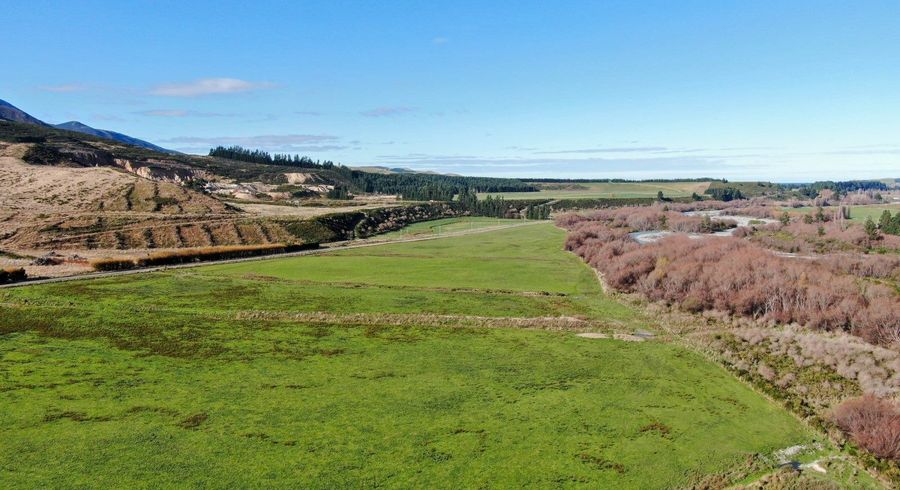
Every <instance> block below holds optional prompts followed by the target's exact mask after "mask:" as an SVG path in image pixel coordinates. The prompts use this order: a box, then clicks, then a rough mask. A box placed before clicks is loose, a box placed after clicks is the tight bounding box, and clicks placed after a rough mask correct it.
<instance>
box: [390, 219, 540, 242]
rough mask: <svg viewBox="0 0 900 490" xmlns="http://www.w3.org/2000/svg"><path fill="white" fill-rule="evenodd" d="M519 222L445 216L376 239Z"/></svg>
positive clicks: (499, 226) (516, 220) (435, 234)
mask: <svg viewBox="0 0 900 490" xmlns="http://www.w3.org/2000/svg"><path fill="white" fill-rule="evenodd" d="M519 224H522V220H519V219H500V218H487V217H483V216H461V217H459V218H444V219H437V220H432V221H423V222H421V223H413V224H411V225H409V226H405V227H403V228H401V229H399V230H397V231H392V232H389V233H385V234H383V235H378V236H377V237H376V239H385V240H396V239H398V238H415V237H426V236H437V235H446V234H448V233H459V232H465V231H469V230H480V229H484V228H501V227H506V226H512V225H519Z"/></svg>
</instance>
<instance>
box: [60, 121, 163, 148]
mask: <svg viewBox="0 0 900 490" xmlns="http://www.w3.org/2000/svg"><path fill="white" fill-rule="evenodd" d="M53 127H55V128H57V129H64V130H66V131H75V132H76V133H83V134H89V135H91V136H96V137H98V138H106V139H109V140H114V141H119V142H122V143H125V144H129V145H134V146H140V147H141V148H147V149H150V150H154V151H161V152H164V153H174V152H173V151H172V150H167V149H165V148H163V147H161V146H157V145H154V144H153V143H150V142H147V141H144V140H141V139H137V138H134V137H131V136H128V135H127V134H122V133H117V132H115V131H109V130H107V129H97V128H92V127H90V126H88V125H87V124H84V123H81V122H78V121H69V122H64V123H62V124H54V125H53Z"/></svg>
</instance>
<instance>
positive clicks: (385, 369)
mask: <svg viewBox="0 0 900 490" xmlns="http://www.w3.org/2000/svg"><path fill="white" fill-rule="evenodd" d="M562 240H563V232H562V231H560V230H558V229H556V228H554V227H553V226H552V225H550V224H541V225H533V226H526V227H520V228H514V229H507V230H499V231H494V232H488V233H484V234H475V235H468V236H460V237H452V238H446V239H441V240H432V241H425V242H413V243H399V244H389V245H383V246H377V247H367V248H360V249H353V250H347V251H343V252H340V253H334V254H326V255H318V256H307V257H296V258H286V259H273V260H267V261H259V262H245V263H238V264H227V265H218V266H208V267H198V268H191V269H178V270H173V271H167V272H160V273H152V274H144V275H137V276H122V277H115V278H106V279H102V280H92V281H77V282H68V283H59V284H49V285H42V286H34V287H27V288H20V289H9V290H2V291H0V486H2V487H5V488H26V487H48V486H49V487H72V486H96V487H105V486H117V487H134V486H152V487H160V486H190V487H196V486H206V487H218V488H220V487H249V486H265V487H297V486H301V487H305V488H334V487H360V486H387V487H442V488H459V487H482V486H488V487H520V486H523V485H529V486H540V487H551V486H577V485H582V486H586V487H604V488H661V487H671V486H679V485H686V484H689V483H691V482H696V481H698V480H699V479H700V478H701V477H702V475H707V474H713V473H719V472H723V471H727V470H728V469H729V468H732V467H734V466H740V465H741V464H743V462H744V461H745V460H746V457H747V455H749V454H753V453H761V454H770V453H771V452H772V451H773V450H775V449H778V448H784V447H787V446H791V445H794V444H804V443H809V442H810V441H812V440H813V439H814V438H815V436H814V434H812V433H811V432H809V431H807V430H806V429H804V428H803V427H802V426H801V425H800V424H799V422H797V421H796V420H795V419H794V418H792V417H791V416H789V415H788V414H787V413H786V412H785V411H783V410H781V409H780V408H778V407H776V406H775V405H773V404H771V403H769V402H768V401H766V400H765V399H763V398H762V397H760V396H758V395H757V394H755V393H754V392H752V391H751V390H750V389H749V388H747V387H746V386H744V385H743V384H741V383H739V382H738V381H736V380H735V379H734V378H732V377H731V376H730V375H729V374H728V373H727V372H725V371H724V370H722V369H720V368H718V367H716V366H715V365H713V364H710V363H709V362H707V361H706V360H704V359H703V358H702V357H700V356H699V355H697V354H695V353H692V352H690V351H687V350H685V349H683V348H680V347H677V346H675V345H672V344H666V343H663V342H658V341H650V342H640V343H637V342H621V341H617V340H597V339H585V338H580V337H577V336H575V335H574V334H573V333H572V332H570V331H547V330H541V329H521V328H518V329H517V328H504V327H502V323H503V321H505V320H504V319H503V318H501V317H531V318H534V317H543V316H573V317H580V318H582V319H585V320H589V321H594V322H597V323H596V324H595V325H594V327H593V328H598V329H610V330H625V331H629V330H630V329H632V328H634V327H636V326H643V325H642V323H641V319H640V317H639V316H638V314H637V313H635V312H634V311H632V310H631V309H629V308H626V307H624V306H622V305H620V304H619V303H617V302H615V301H613V300H611V299H609V298H607V297H605V296H604V295H603V293H602V291H601V290H600V288H599V286H598V283H597V281H596V280H595V278H594V276H593V272H592V271H591V270H590V269H589V268H588V267H587V266H585V265H584V264H583V263H581V262H580V260H579V259H577V258H576V257H575V256H573V255H571V254H568V253H565V252H563V251H562V249H561V245H562ZM315 312H320V313H315ZM315 314H317V315H319V316H318V317H314V316H310V315H315ZM304 315H307V316H304ZM403 315H406V316H403ZM433 315H455V316H458V317H459V318H460V324H463V325H464V324H465V318H469V317H471V316H484V317H493V318H495V321H497V322H498V323H497V325H500V326H499V327H497V328H474V327H456V328H453V327H447V326H443V327H439V326H434V325H432V321H431V320H430V318H432V316H433ZM398 318H400V319H405V324H403V325H393V324H391V321H393V320H396V319H398ZM444 318H445V319H446V317H444Z"/></svg>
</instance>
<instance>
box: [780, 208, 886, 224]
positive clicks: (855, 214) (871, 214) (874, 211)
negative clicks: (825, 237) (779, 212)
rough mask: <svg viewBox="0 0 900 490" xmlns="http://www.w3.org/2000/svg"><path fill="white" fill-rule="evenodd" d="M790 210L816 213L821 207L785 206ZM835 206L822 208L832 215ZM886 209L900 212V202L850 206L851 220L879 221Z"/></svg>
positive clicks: (861, 221)
mask: <svg viewBox="0 0 900 490" xmlns="http://www.w3.org/2000/svg"><path fill="white" fill-rule="evenodd" d="M784 209H785V210H786V211H788V212H795V213H802V214H814V213H815V212H816V211H817V210H818V209H819V208H817V207H814V206H804V207H800V208H784ZM835 209H836V208H834V207H825V208H822V210H823V211H824V212H825V214H827V215H830V214H832V213H834V210H835ZM885 210H888V211H890V212H891V214H894V213H897V212H900V204H870V205H859V206H850V220H851V221H856V222H858V223H864V222H865V221H866V218H872V221H874V222H876V223H878V219H879V218H881V214H882V213H884V211H885Z"/></svg>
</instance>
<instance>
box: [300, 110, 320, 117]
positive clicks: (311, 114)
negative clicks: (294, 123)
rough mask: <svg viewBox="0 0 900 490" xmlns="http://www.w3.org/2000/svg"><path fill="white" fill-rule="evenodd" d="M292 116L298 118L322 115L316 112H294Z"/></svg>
mask: <svg viewBox="0 0 900 490" xmlns="http://www.w3.org/2000/svg"><path fill="white" fill-rule="evenodd" d="M294 114H296V115H298V116H321V115H322V113H321V112H318V111H294Z"/></svg>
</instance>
